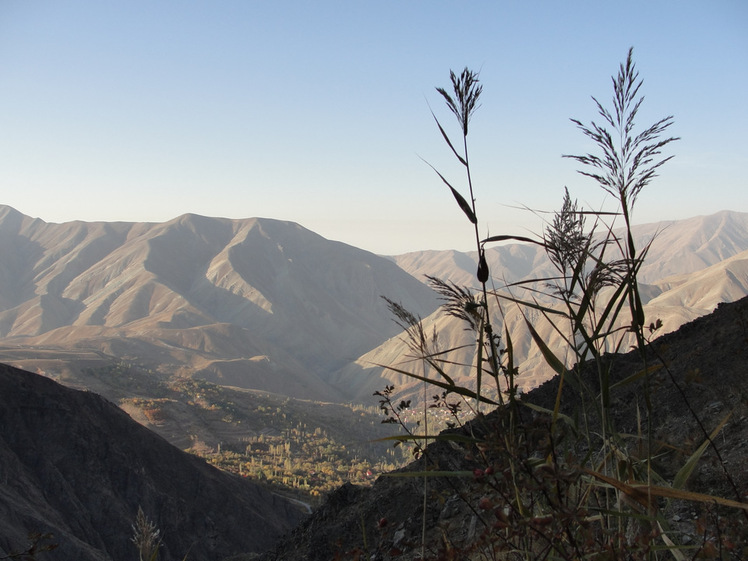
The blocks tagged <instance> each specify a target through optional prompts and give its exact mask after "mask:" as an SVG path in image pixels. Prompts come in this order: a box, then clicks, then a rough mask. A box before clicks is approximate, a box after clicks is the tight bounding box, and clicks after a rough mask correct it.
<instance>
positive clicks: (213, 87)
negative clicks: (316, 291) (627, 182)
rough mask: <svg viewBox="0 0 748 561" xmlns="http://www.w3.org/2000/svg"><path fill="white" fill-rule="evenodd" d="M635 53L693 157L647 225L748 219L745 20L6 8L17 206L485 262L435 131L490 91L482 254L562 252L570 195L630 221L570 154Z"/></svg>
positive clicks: (731, 6)
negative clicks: (461, 102) (195, 223)
mask: <svg viewBox="0 0 748 561" xmlns="http://www.w3.org/2000/svg"><path fill="white" fill-rule="evenodd" d="M629 47H633V48H634V60H635V61H636V65H637V69H638V70H639V73H640V78H641V79H642V80H643V86H642V90H641V91H642V93H643V94H644V95H645V101H644V103H643V105H642V108H641V110H640V113H639V118H638V120H637V125H638V128H639V130H640V129H642V128H644V127H645V126H648V125H650V124H652V123H654V122H655V121H656V120H658V119H660V118H662V117H666V116H668V115H672V116H673V118H674V124H673V125H672V127H671V128H670V129H669V131H668V133H669V134H670V135H672V136H677V137H680V140H679V141H677V142H675V143H672V144H671V145H670V146H669V147H668V149H667V150H666V154H665V155H668V156H669V155H674V156H675V157H674V158H673V159H672V160H671V161H669V162H668V163H667V164H666V165H665V166H663V167H662V168H661V171H660V174H659V177H657V178H656V179H655V180H654V181H653V182H652V183H651V184H650V185H649V186H648V187H647V189H646V190H645V191H644V192H642V194H641V195H640V197H639V199H638V201H637V206H636V207H635V209H634V222H636V223H647V222H656V221H660V220H676V219H681V218H688V217H691V216H697V215H704V214H711V213H714V212H717V211H720V210H724V209H729V210H735V211H741V212H748V188H747V187H748V180H747V179H746V178H747V177H748V174H747V173H746V171H748V135H747V134H746V132H748V103H746V95H747V94H746V92H748V3H746V2H744V1H743V0H732V1H730V0H714V1H710V2H705V1H690V0H680V1H653V0H648V1H639V0H631V1H627V2H612V1H611V2H607V1H600V0H596V1H594V2H586V1H575V2H556V1H538V0H534V1H533V0H528V1H525V2H519V1H511V2H510V1H503V0H494V1H485V2H479V1H476V2H468V1H465V2H457V1H441V0H430V1H418V0H400V1H394V0H379V1H377V2H373V1H370V2H364V1H356V0H341V1H329V0H317V1H315V2H308V1H299V2H292V1H286V0H276V1H272V2H271V1H267V2H259V1H251V0H244V1H238V0H224V1H199V0H192V1H185V0H180V1H175V0H161V1H159V2H152V1H145V0H126V1H125V0H113V1H109V2H100V1H94V0H89V1H76V0H66V1H64V2H60V1H58V0H34V1H28V0H2V1H0V204H6V205H10V206H12V207H14V208H15V209H16V210H18V211H20V212H22V213H24V214H26V215H29V216H33V217H39V218H41V219H42V220H45V221H47V222H67V221H71V220H85V221H128V222H130V221H131V222H164V221H168V220H171V219H173V218H175V217H177V216H179V215H181V214H184V213H195V214H201V215H205V216H219V217H227V218H249V217H256V216H258V217H265V218H275V219H281V220H290V221H293V222H298V223H299V224H301V225H302V226H304V227H306V228H308V229H310V230H313V231H315V232H317V233H318V234H320V235H322V236H324V237H326V238H329V239H333V240H339V241H342V242H345V243H348V244H351V245H354V246H357V247H360V248H362V249H366V250H369V251H373V252H375V253H379V254H385V255H395V254H399V253H405V252H408V251H419V250H426V249H458V250H470V249H475V236H474V233H473V230H472V225H471V224H470V223H469V222H468V221H467V219H466V217H465V216H464V214H463V213H462V212H461V210H460V209H459V207H458V206H457V204H456V203H455V200H454V199H453V198H452V195H451V194H450V192H449V190H448V188H447V187H446V186H445V185H444V183H442V182H441V180H440V179H439V177H438V176H437V175H436V174H435V173H434V171H433V170H432V169H431V168H430V167H429V165H428V164H431V165H433V166H434V167H435V168H436V169H438V170H439V171H440V172H441V173H442V174H443V175H444V176H445V177H446V178H447V179H448V180H449V181H450V183H451V184H452V185H453V186H454V187H455V188H457V189H458V190H460V191H461V192H462V193H463V195H464V196H466V197H467V188H466V182H465V177H464V171H463V169H461V166H460V165H459V164H457V163H456V160H455V158H454V156H453V155H452V154H451V152H450V150H449V148H448V147H447V146H446V144H445V143H444V141H443V139H442V138H441V135H440V133H439V131H438V129H437V127H436V124H435V122H434V119H433V117H432V114H431V111H433V113H434V114H435V115H436V116H437V118H438V119H439V120H440V122H441V123H442V124H443V125H444V127H445V129H446V130H447V132H448V133H449V134H450V135H452V136H453V137H454V139H455V140H460V138H461V137H460V131H459V129H458V127H457V124H456V120H455V119H454V118H453V116H452V115H451V113H449V112H448V110H447V109H446V107H445V106H444V104H443V102H442V100H441V98H440V96H439V94H438V93H437V92H436V91H435V89H434V88H435V87H436V86H444V87H446V86H448V85H449V71H450V70H451V69H453V70H456V71H460V70H462V68H464V67H469V68H471V69H473V70H475V71H477V72H479V73H480V74H479V76H480V80H481V84H482V85H483V94H482V96H481V106H480V108H479V109H478V111H477V112H476V113H475V115H474V117H473V120H472V122H471V128H470V131H469V134H468V143H469V150H470V161H471V169H472V179H473V184H474V189H475V196H476V199H477V209H478V210H477V215H478V218H479V227H480V232H481V235H486V236H488V235H499V234H517V235H529V234H533V233H535V234H537V233H539V232H541V231H542V228H543V222H542V220H543V218H544V217H545V218H547V216H548V215H545V214H541V213H537V212H533V211H532V210H528V209H533V210H541V211H552V210H554V209H556V208H558V207H559V206H560V204H561V201H562V197H563V192H564V187H568V189H569V192H570V194H571V195H572V197H574V198H577V199H578V200H579V202H580V204H582V205H583V206H584V207H585V208H594V209H604V208H608V207H609V206H610V205H611V204H612V203H611V201H610V199H609V198H608V199H606V197H605V194H604V192H603V191H602V190H601V189H600V188H599V187H597V186H596V185H595V184H594V182H593V181H592V180H590V179H588V178H585V177H583V176H581V175H580V174H578V173H577V170H578V165H577V164H576V163H575V162H574V161H573V160H570V159H568V158H563V157H562V155H563V154H582V153H585V152H588V151H590V150H593V149H594V147H593V146H592V145H591V144H590V143H589V141H588V140H587V139H586V138H585V137H584V136H583V135H582V133H581V132H579V131H578V130H577V129H576V127H575V126H574V124H573V123H572V122H571V121H570V118H576V119H579V120H581V121H583V122H586V123H587V122H589V121H591V120H599V119H597V114H596V108H595V105H594V102H593V101H592V96H594V97H595V98H597V99H599V100H600V101H601V102H602V103H603V105H606V106H610V105H611V99H612V86H611V76H613V75H614V74H616V73H617V71H618V67H619V64H620V63H621V62H623V61H624V60H625V58H626V54H627V52H628V49H629Z"/></svg>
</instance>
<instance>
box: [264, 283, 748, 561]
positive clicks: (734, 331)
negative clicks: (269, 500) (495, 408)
mask: <svg viewBox="0 0 748 561" xmlns="http://www.w3.org/2000/svg"><path fill="white" fill-rule="evenodd" d="M652 349H653V353H652V355H651V356H650V360H651V361H652V363H659V364H665V365H667V367H668V370H669V372H670V373H672V377H670V375H669V374H668V373H667V372H668V371H666V370H664V369H661V370H659V371H658V373H657V374H655V375H653V376H652V379H651V382H652V394H651V399H652V402H653V405H654V406H653V408H652V417H651V419H650V422H651V426H652V430H653V436H654V442H656V444H657V447H658V448H657V455H656V460H655V462H656V464H655V466H654V469H655V470H656V473H658V474H659V475H661V476H662V477H663V479H664V482H663V480H660V479H657V481H658V483H659V484H660V485H665V486H667V485H669V483H667V482H670V481H672V480H673V477H674V476H675V474H676V472H677V471H678V470H679V469H680V468H682V467H683V466H684V464H685V463H686V461H687V460H688V458H689V456H690V455H691V454H693V452H694V451H695V450H696V449H697V448H698V447H699V446H700V445H701V444H702V443H703V442H704V441H705V436H704V431H707V432H712V431H713V430H715V428H716V427H719V426H720V424H721V423H722V422H724V423H725V424H724V426H723V427H722V428H721V430H720V431H719V432H718V434H719V437H718V438H714V439H713V444H714V445H713V446H711V447H707V450H706V452H705V453H704V455H703V456H702V457H701V460H700V462H699V463H698V464H697V465H696V467H695V469H694V471H693V472H692V473H691V475H690V478H689V479H688V480H687V483H686V489H688V490H690V491H694V492H699V493H708V494H710V495H715V496H718V497H724V498H726V499H729V500H732V501H736V502H742V503H743V505H742V507H741V506H740V505H738V506H732V507H730V508H724V509H718V508H716V506H714V505H712V506H706V507H705V506H704V505H703V504H702V503H699V502H691V501H675V500H672V501H671V500H668V501H659V502H658V506H659V508H660V509H661V516H662V517H663V518H662V520H663V522H662V524H663V527H666V528H667V531H668V533H669V537H668V539H672V540H673V541H674V542H675V543H678V544H686V545H687V546H688V547H690V548H691V549H690V550H688V551H687V555H686V556H685V557H684V558H692V556H694V555H696V554H697V553H700V555H697V556H698V557H699V558H701V556H702V555H703V556H704V557H705V558H721V559H729V560H735V561H738V560H742V559H745V555H748V516H743V513H742V512H741V510H746V511H748V470H746V469H745V466H746V465H747V462H748V378H747V377H746V375H745V373H746V366H748V298H743V299H742V300H740V301H738V302H735V303H732V304H722V305H720V306H719V307H718V309H717V310H715V311H714V312H713V313H711V314H709V315H707V316H704V317H701V318H699V319H697V320H695V321H693V322H690V323H688V324H686V325H684V326H682V327H681V328H680V329H679V330H677V331H676V332H674V333H670V334H668V335H664V336H663V337H661V338H659V339H657V340H656V341H655V342H654V344H653V346H652ZM606 360H607V361H608V362H609V363H610V364H612V369H611V382H612V383H615V382H618V381H622V380H625V379H627V378H628V377H629V376H631V375H632V374H634V373H636V372H638V371H639V370H640V369H641V361H640V359H639V358H638V356H637V355H636V354H635V353H629V354H628V355H611V356H608V357H606ZM586 372H587V374H586V376H585V377H584V378H583V379H584V380H585V381H586V383H587V384H589V385H590V386H592V387H595V384H596V378H597V376H596V373H594V372H593V371H592V370H587V371H586ZM569 388H570V386H569V384H566V386H565V390H564V392H563V394H562V400H561V404H562V408H561V411H562V412H563V413H566V414H567V415H569V416H570V418H571V417H573V418H575V419H579V418H581V417H579V415H580V414H581V411H582V410H583V408H584V407H585V404H583V403H581V402H580V401H579V400H578V399H576V398H575V395H576V394H575V392H574V391H571V390H570V389H569ZM557 392H558V384H557V381H556V380H551V381H549V382H547V383H546V384H544V385H543V386H541V387H539V388H537V389H536V390H534V391H532V392H530V393H529V394H527V395H525V396H523V398H522V400H523V402H525V403H531V404H534V405H536V406H540V407H545V408H549V409H550V408H552V407H553V404H554V402H555V399H556V396H557ZM643 395H644V388H643V386H642V385H641V383H639V384H633V383H627V384H621V385H620V386H619V387H616V388H615V390H614V391H613V392H612V395H611V399H612V405H611V407H612V410H613V411H614V415H615V423H616V426H617V427H618V431H620V432H621V433H624V434H628V435H630V436H631V437H633V435H636V434H642V432H643V433H645V434H646V431H647V418H646V416H644V417H642V415H643V411H645V410H646V408H645V405H644V399H643ZM587 407H588V408H589V404H587ZM533 411H536V410H532V409H530V408H524V407H523V408H521V409H520V418H521V419H524V420H523V421H522V423H519V424H518V426H519V425H522V424H523V423H527V425H524V426H528V427H529V428H530V432H528V433H527V434H528V435H532V434H534V433H533V432H531V431H532V430H536V431H538V432H537V434H544V432H543V431H544V430H545V429H544V428H543V427H545V426H546V425H544V424H543V423H542V419H543V418H544V416H543V415H539V414H537V413H534V412H533ZM694 414H695V417H694ZM696 417H697V418H698V421H697V420H696ZM497 419H498V416H497V413H496V412H494V413H491V414H489V415H486V416H485V417H480V418H478V419H475V420H473V421H472V422H471V423H470V424H469V425H467V426H465V427H464V428H463V429H459V430H456V431H452V434H454V435H457V436H458V437H459V436H461V437H462V438H463V439H466V440H465V441H458V440H453V441H451V442H448V441H441V442H436V443H433V444H431V445H430V446H429V447H428V449H427V451H426V453H425V454H424V456H423V457H422V458H421V459H420V460H418V461H416V462H414V463H413V464H411V465H410V466H408V467H407V468H405V469H404V470H402V472H400V473H399V474H396V475H399V476H395V477H392V476H383V477H380V478H379V479H378V480H377V481H376V483H375V484H374V485H373V487H371V488H364V487H357V486H353V485H346V486H344V487H341V488H340V489H339V490H338V491H337V492H335V493H334V494H332V495H331V496H330V497H329V499H328V502H327V503H326V504H325V505H324V506H323V507H321V508H320V509H319V510H318V511H316V512H315V513H314V514H313V515H312V516H311V517H310V518H309V519H307V520H306V521H305V522H304V523H303V524H302V525H301V526H300V527H299V528H297V529H296V530H294V531H293V533H292V534H290V535H289V536H288V537H287V538H286V539H285V540H284V541H283V542H282V543H281V544H280V545H279V546H278V547H277V548H276V549H275V550H274V551H272V552H269V553H267V554H265V555H263V556H262V557H261V559H262V561H323V560H328V559H377V560H380V561H388V560H398V561H410V560H415V559H421V531H422V524H423V521H424V517H423V516H424V510H423V509H424V497H425V500H426V509H425V516H426V519H425V524H426V528H427V532H426V558H427V559H473V558H475V559H484V558H486V557H483V556H480V555H477V554H476V550H480V548H481V547H482V544H483V545H485V544H486V543H489V541H490V540H491V539H492V536H494V537H495V536H496V534H499V536H501V532H508V531H509V529H510V528H509V526H508V522H507V523H504V525H501V522H502V521H503V520H504V519H503V518H502V516H503V515H502V512H506V510H503V511H502V509H504V506H503V504H501V502H498V503H497V502H496V501H497V495H498V491H497V490H499V489H501V488H502V487H501V485H502V477H504V478H509V477H510V475H508V474H507V472H506V471H504V472H502V467H501V464H500V463H497V464H495V467H494V464H491V462H490V461H486V460H484V459H483V458H488V457H489V455H490V454H491V453H492V450H493V449H494V447H495V446H496V444H495V442H502V441H503V440H504V436H502V434H496V432H495V431H497V430H498V428H497V427H499V426H500V425H499V423H498V421H497ZM700 424H701V426H700ZM395 433H396V429H394V428H393V434H395ZM569 437H570V435H569ZM536 438H539V437H536ZM583 440H584V439H583ZM470 441H472V443H471V442H470ZM542 442H543V441H542V439H540V440H538V445H543V446H547V442H546V443H545V444H543V443H542ZM636 442H637V441H636V439H635V438H631V443H632V444H631V445H632V446H633V447H634V448H633V450H634V452H633V454H634V457H635V456H636V452H635V450H636V449H637V448H636V447H637V444H636ZM556 445H557V446H558V447H559V450H561V449H562V448H563V449H566V448H565V447H564V443H562V442H558V443H556ZM639 446H640V445H639ZM715 449H716V450H715ZM584 450H585V448H582V449H581V451H582V455H584ZM717 451H718V452H719V455H717ZM542 457H543V456H542V455H541V456H540V458H542ZM538 461H539V460H535V463H532V460H531V462H530V464H529V465H530V466H534V465H535V464H537V462H538ZM564 461H569V460H568V458H567V459H566V460H564ZM487 463H488V464H489V466H491V467H492V468H493V469H494V470H495V473H492V474H489V471H488V470H487V468H486V464H487ZM572 463H573V461H572ZM475 469H479V470H481V471H479V472H477V474H476V472H475V471H474V470H475ZM531 469H532V468H531ZM422 470H428V471H445V472H451V473H453V474H454V475H450V476H440V477H431V478H428V480H427V481H428V482H427V483H424V481H425V480H424V478H423V477H422V476H421V475H416V474H418V473H419V472H421V471H422ZM725 473H728V474H729V475H730V478H731V479H732V482H730V481H729V480H728V478H727V477H726V475H725ZM571 474H573V471H572V472H570V473H569V474H567V475H566V477H571ZM540 477H541V474H540V473H537V474H536V476H535V478H533V479H531V480H530V483H529V485H530V487H532V486H533V485H536V484H537V485H540V483H538V482H539V481H541V479H540ZM562 481H563V480H562ZM733 485H734V487H733ZM528 493H529V491H528ZM507 496H509V497H514V495H513V494H512V492H511V490H510V492H509V493H508V495H507ZM528 500H529V499H528ZM566 514H569V513H566ZM745 514H746V515H748V512H746V513H745ZM497 521H498V522H497ZM715 521H718V522H719V524H720V529H719V530H717V531H716V534H717V535H716V537H715V536H712V537H710V538H709V539H707V538H706V536H707V535H708V534H707V529H706V528H709V527H711V528H712V530H714V528H715V526H714V522H715ZM622 522H623V523H626V522H627V519H626V518H624V519H623V520H622ZM531 523H534V521H529V522H528V524H531ZM537 523H538V524H540V523H541V520H540V519H538V521H537ZM542 523H543V524H544V525H543V526H542V527H541V532H546V533H547V532H551V531H552V529H553V526H549V525H548V523H549V521H548V520H542ZM497 524H498V525H497ZM560 528H561V530H560V531H563V526H561V527H560ZM519 531H520V534H518V535H520V536H521V535H524V536H526V535H527V534H528V532H530V533H531V532H532V531H533V530H532V529H531V527H530V526H529V525H526V526H522V527H521V528H520V530H519ZM720 533H722V534H721V535H722V539H723V544H722V545H720V546H719V547H720V548H721V549H718V547H717V546H714V544H715V543H717V542H715V541H714V540H717V539H720V538H719V535H720ZM503 535H510V534H506V533H505V534H503ZM548 535H552V534H550V533H549V534H548ZM553 539H555V538H553ZM558 539H562V541H563V538H560V537H559V538H558ZM707 542H709V543H711V544H712V545H708V543H707ZM495 543H503V542H501V541H500V540H499V539H497V540H496V542H495ZM542 543H543V544H545V542H542ZM657 543H659V544H661V545H663V546H664V544H665V543H666V542H665V541H664V540H662V541H658V542H657ZM700 549H701V551H699V550H700ZM471 553H472V555H475V556H474V557H472V556H471ZM619 553H622V551H621V552H619ZM710 555H713V556H711V557H710ZM714 555H717V556H718V555H722V557H714ZM563 558H566V557H563ZM569 558H571V557H569ZM574 558H576V557H574ZM606 558H607V557H606ZM611 558H615V559H619V557H616V556H614V557H611ZM620 558H621V559H623V558H626V559H629V557H620ZM631 558H632V559H633V558H638V557H631ZM693 558H696V557H693Z"/></svg>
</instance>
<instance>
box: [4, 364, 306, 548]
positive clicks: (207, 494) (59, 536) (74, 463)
mask: <svg viewBox="0 0 748 561" xmlns="http://www.w3.org/2000/svg"><path fill="white" fill-rule="evenodd" d="M0 482H1V483H2V484H1V485H0V527H2V528H3V531H2V532H0V556H2V555H4V554H8V553H9V552H10V551H11V550H16V551H18V550H20V549H22V548H23V547H24V544H25V543H26V537H27V535H28V534H29V533H30V532H41V533H47V532H51V533H53V534H54V539H53V540H52V541H53V542H55V543H57V544H58V545H59V547H58V548H57V549H56V550H55V551H53V552H51V553H48V554H45V557H44V558H45V559H49V560H50V561H56V560H60V561H67V560H70V561H73V560H75V561H81V560H92V561H93V560H96V561H103V560H109V559H116V560H119V559H129V558H133V557H135V549H134V546H133V544H132V543H131V542H130V538H131V537H132V529H131V524H132V523H133V521H134V519H135V515H136V513H137V511H138V507H139V506H140V507H142V508H143V510H144V512H145V513H146V515H147V516H148V517H149V518H150V519H151V520H153V521H154V522H155V523H156V525H157V527H158V528H159V529H160V531H161V536H162V538H163V549H162V555H161V557H160V558H161V559H163V560H164V561H169V560H176V559H182V558H183V557H184V556H185V555H186V554H187V553H188V552H189V558H192V559H223V558H225V557H228V556H229V555H233V554H237V553H244V552H250V551H262V550H264V549H266V548H268V547H269V546H270V545H272V544H273V542H274V541H275V540H276V539H277V538H278V537H279V536H280V535H281V534H282V533H283V532H284V531H286V530H287V529H289V528H290V527H291V526H292V525H293V524H295V523H296V522H297V521H298V520H300V519H301V517H302V514H301V513H300V512H299V511H298V510H297V509H296V508H295V507H293V506H292V505H291V504H290V503H289V502H287V501H285V500H284V499H281V498H279V497H277V496H275V495H272V494H271V493H269V492H268V491H265V490H264V489H262V488H260V487H258V486H256V485H254V484H252V483H250V482H248V481H246V480H243V479H241V478H238V477H235V476H232V475H230V474H227V473H224V472H221V471H219V470H217V469H215V468H213V467H212V466H209V465H208V464H206V463H205V462H203V461H202V460H200V459H198V458H196V457H194V456H191V455H189V454H186V453H184V452H181V451H180V450H178V449H176V448H174V447H173V446H171V445H170V444H168V443H167V442H166V441H165V440H163V439H162V438H160V437H159V436H157V435H155V434H154V433H152V432H150V431H148V430H146V429H145V428H143V427H142V426H140V425H139V424H137V423H136V422H135V421H133V420H132V419H130V417H128V416H127V414H125V413H124V412H123V411H121V410H120V409H119V408H117V407H116V406H115V405H113V404H111V403H109V402H108V401H106V400H104V399H103V398H101V397H99V396H98V395H96V394H93V393H89V392H81V391H77V390H72V389H68V388H65V387H63V386H60V385H59V384H57V383H56V382H54V381H52V380H49V379H47V378H44V377H42V376H38V375H36V374H31V373H29V372H24V371H21V370H17V369H14V368H12V367H9V366H6V365H2V364H0Z"/></svg>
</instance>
